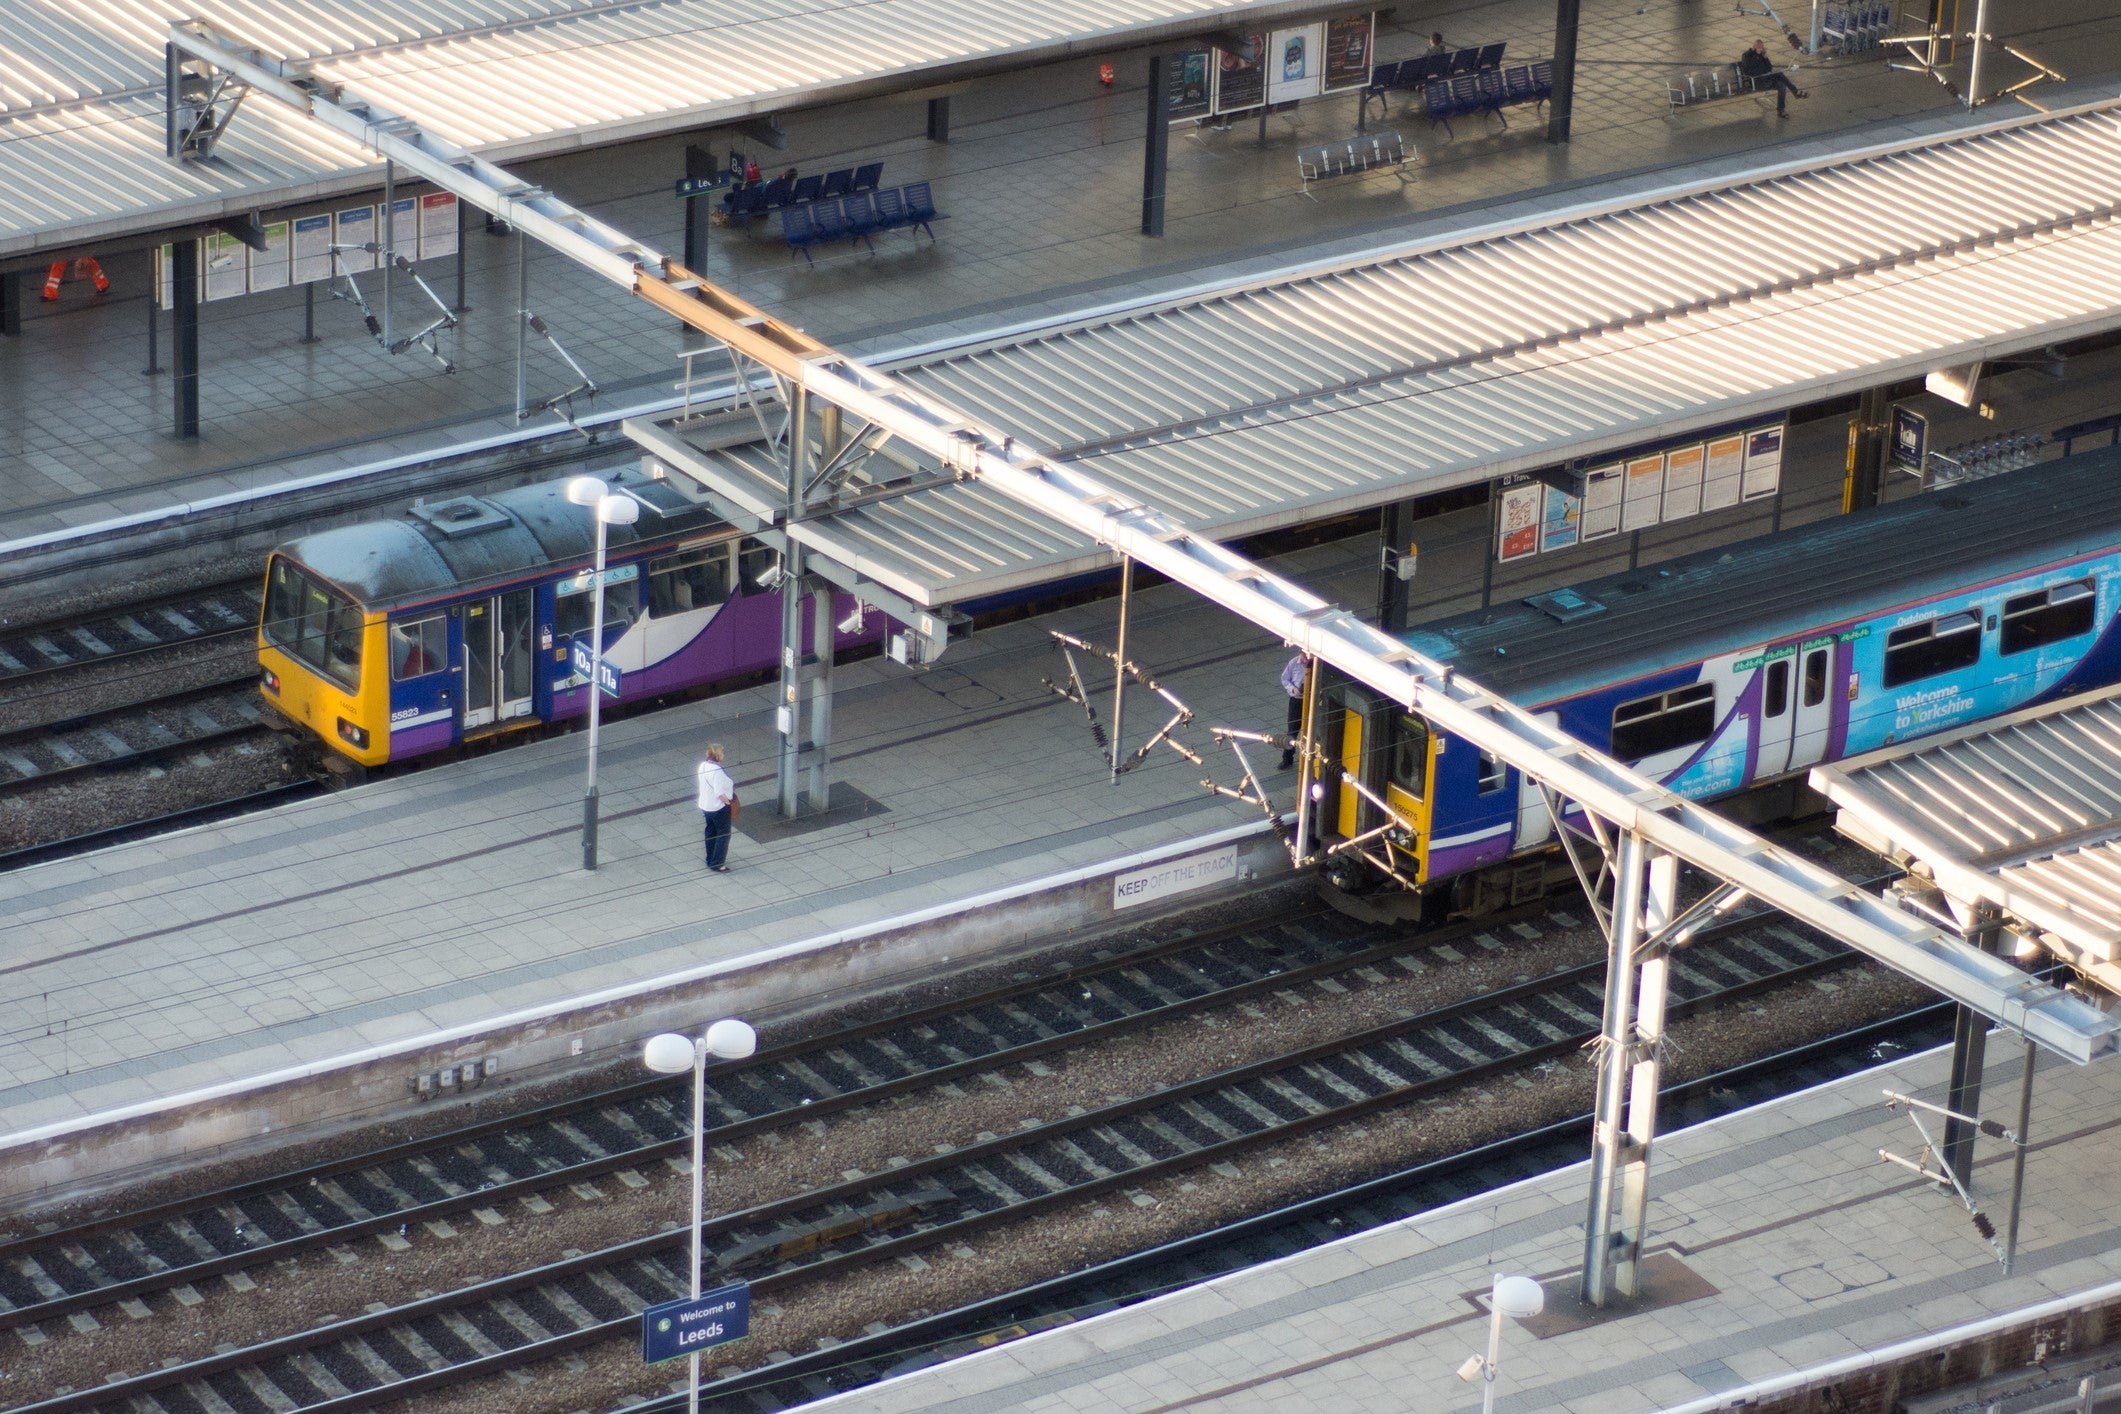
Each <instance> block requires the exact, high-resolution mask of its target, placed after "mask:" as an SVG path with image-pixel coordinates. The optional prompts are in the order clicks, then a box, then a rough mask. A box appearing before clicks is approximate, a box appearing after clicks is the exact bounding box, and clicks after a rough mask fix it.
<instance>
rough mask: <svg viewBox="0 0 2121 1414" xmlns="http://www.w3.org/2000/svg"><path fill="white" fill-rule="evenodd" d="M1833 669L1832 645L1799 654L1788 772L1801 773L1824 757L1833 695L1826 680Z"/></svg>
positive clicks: (1831, 722) (1832, 715) (1832, 713)
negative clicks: (1797, 771) (1799, 771)
mask: <svg viewBox="0 0 2121 1414" xmlns="http://www.w3.org/2000/svg"><path fill="white" fill-rule="evenodd" d="M1833 668H1834V645H1833V644H1832V643H1831V642H1829V643H1823V644H1820V645H1819V646H1818V647H1816V648H1813V647H1806V648H1805V649H1804V651H1803V652H1802V653H1801V654H1799V663H1798V667H1797V670H1796V673H1795V674H1794V676H1795V678H1796V684H1795V687H1796V693H1797V707H1796V710H1795V711H1794V712H1793V713H1792V714H1791V715H1792V716H1793V717H1794V718H1795V719H1796V721H1795V725H1794V726H1793V727H1792V728H1791V732H1790V760H1789V769H1790V770H1792V771H1796V770H1801V769H1803V768H1804V767H1806V766H1809V765H1811V764H1813V763H1814V762H1816V761H1820V760H1823V759H1824V758H1825V756H1826V741H1827V736H1828V735H1829V733H1830V732H1831V731H1832V729H1833V725H1834V694H1833V691H1832V685H1831V684H1830V683H1829V682H1828V681H1827V679H1828V678H1829V677H1830V676H1831V675H1832V673H1833Z"/></svg>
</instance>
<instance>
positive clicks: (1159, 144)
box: [1142, 54, 1171, 236]
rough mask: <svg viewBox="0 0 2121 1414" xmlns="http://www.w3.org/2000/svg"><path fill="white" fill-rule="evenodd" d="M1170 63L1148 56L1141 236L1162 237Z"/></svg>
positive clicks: (1168, 149) (1168, 152)
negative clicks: (1147, 119) (1146, 124)
mask: <svg viewBox="0 0 2121 1414" xmlns="http://www.w3.org/2000/svg"><path fill="white" fill-rule="evenodd" d="M1170 113H1171V61H1170V60H1169V59H1168V58H1166V57H1165V56H1164V55H1162V54H1151V55H1150V56H1149V131H1148V140H1147V142H1146V143H1145V144H1144V146H1143V149H1142V234H1143V235H1145V236H1161V235H1162V234H1163V233H1164V184H1165V178H1166V176H1167V175H1168V174H1169V171H1170V167H1171V122H1170Z"/></svg>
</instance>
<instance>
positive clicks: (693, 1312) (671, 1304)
mask: <svg viewBox="0 0 2121 1414" xmlns="http://www.w3.org/2000/svg"><path fill="white" fill-rule="evenodd" d="M749 1334H751V1288H750V1287H749V1286H747V1285H745V1284H744V1283H743V1282H738V1283H737V1284H736V1285H735V1286H718V1287H716V1288H715V1289H714V1290H712V1291H703V1292H701V1293H700V1294H699V1295H698V1296H687V1297H683V1298H681V1299H679V1300H676V1301H665V1302H664V1303H663V1304H662V1305H660V1306H650V1307H649V1308H648V1309H647V1310H645V1311H643V1312H641V1358H642V1359H643V1360H645V1361H647V1362H648V1363H649V1364H651V1365H653V1364H655V1363H656V1362H657V1361H659V1360H674V1359H676V1358H677V1357H678V1356H680V1355H690V1354H692V1353H693V1352H694V1351H699V1350H705V1349H707V1348H708V1347H709V1346H713V1345H721V1344H723V1343H724V1342H726V1341H732V1340H742V1339H743V1338H744V1337H745V1336H747V1335H749Z"/></svg>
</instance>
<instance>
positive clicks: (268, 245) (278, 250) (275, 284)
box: [250, 221, 291, 294]
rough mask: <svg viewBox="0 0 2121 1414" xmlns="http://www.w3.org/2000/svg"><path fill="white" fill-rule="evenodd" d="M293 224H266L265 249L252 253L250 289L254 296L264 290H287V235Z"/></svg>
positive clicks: (283, 222) (268, 222) (275, 222)
mask: <svg viewBox="0 0 2121 1414" xmlns="http://www.w3.org/2000/svg"><path fill="white" fill-rule="evenodd" d="M290 224H291V223H289V222H286V221H267V222H266V223H265V249H263V250H254V251H252V252H251V253H250V289H251V293H252V294H257V293H259V292H260V291H263V290H282V289H286V288H287V279H288V254H287V233H288V227H289V225H290Z"/></svg>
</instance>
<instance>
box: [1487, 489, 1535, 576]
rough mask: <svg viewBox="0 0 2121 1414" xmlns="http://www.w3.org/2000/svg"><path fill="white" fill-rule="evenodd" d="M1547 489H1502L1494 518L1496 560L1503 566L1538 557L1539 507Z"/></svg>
mask: <svg viewBox="0 0 2121 1414" xmlns="http://www.w3.org/2000/svg"><path fill="white" fill-rule="evenodd" d="M1546 489H1547V488H1546V487H1544V486H1542V485H1540V484H1539V483H1538V482H1536V481H1534V482H1532V483H1531V484H1530V485H1526V486H1505V487H1504V488H1503V489H1502V507H1501V510H1500V511H1499V512H1498V513H1497V516H1496V526H1495V558H1496V559H1498V560H1501V561H1503V562H1505V563H1507V562H1509V561H1511V560H1521V559H1523V558H1524V557H1525V556H1527V555H1536V554H1538V553H1539V505H1540V501H1541V498H1542V496H1543V494H1544V493H1545V491H1546Z"/></svg>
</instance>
